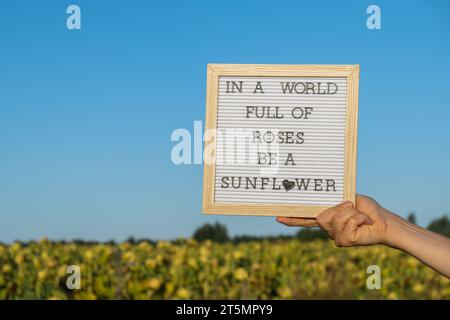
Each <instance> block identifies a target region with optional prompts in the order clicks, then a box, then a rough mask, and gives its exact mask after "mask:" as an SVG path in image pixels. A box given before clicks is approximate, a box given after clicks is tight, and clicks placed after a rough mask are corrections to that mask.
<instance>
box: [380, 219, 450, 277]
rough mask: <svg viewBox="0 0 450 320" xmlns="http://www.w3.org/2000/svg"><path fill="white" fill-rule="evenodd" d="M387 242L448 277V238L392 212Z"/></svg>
mask: <svg viewBox="0 0 450 320" xmlns="http://www.w3.org/2000/svg"><path fill="white" fill-rule="evenodd" d="M387 244H388V245H389V246H391V247H394V248H397V249H400V250H402V251H405V252H407V253H409V254H411V255H413V256H414V257H416V258H417V259H419V260H420V261H422V262H423V263H425V264H426V265H428V266H429V267H431V268H433V269H434V270H436V271H438V272H439V273H441V274H443V275H445V276H447V277H448V278H450V239H448V238H446V237H443V236H441V235H439V234H437V233H434V232H431V231H429V230H426V229H424V228H421V227H419V226H416V225H414V224H412V223H409V222H408V221H406V220H404V219H402V218H400V217H399V216H397V215H394V214H392V216H391V217H390V219H389V222H388V230H387Z"/></svg>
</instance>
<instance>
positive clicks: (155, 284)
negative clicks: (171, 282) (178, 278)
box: [147, 278, 161, 290]
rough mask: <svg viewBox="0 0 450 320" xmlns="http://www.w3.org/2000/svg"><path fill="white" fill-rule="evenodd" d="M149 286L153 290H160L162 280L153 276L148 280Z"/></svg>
mask: <svg viewBox="0 0 450 320" xmlns="http://www.w3.org/2000/svg"><path fill="white" fill-rule="evenodd" d="M147 284H148V287H149V288H150V289H152V290H158V289H159V288H160V287H161V280H160V279H158V278H151V279H150V280H148V283H147Z"/></svg>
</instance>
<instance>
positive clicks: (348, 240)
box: [337, 212, 374, 246]
mask: <svg viewBox="0 0 450 320" xmlns="http://www.w3.org/2000/svg"><path fill="white" fill-rule="evenodd" d="M373 223H374V221H373V220H372V219H371V218H370V217H369V216H368V215H367V214H365V213H362V212H359V213H357V214H355V215H354V216H352V217H351V218H350V219H349V220H348V222H347V224H346V225H345V227H344V230H343V231H342V232H341V234H340V235H339V236H338V238H339V240H338V243H337V245H341V246H353V245H356V244H358V228H360V227H361V226H362V225H371V224H373Z"/></svg>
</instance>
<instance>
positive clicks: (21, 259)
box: [14, 253, 25, 264]
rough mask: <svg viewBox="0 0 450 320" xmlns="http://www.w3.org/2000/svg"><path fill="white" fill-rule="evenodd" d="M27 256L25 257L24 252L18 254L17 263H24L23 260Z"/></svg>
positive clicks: (15, 259)
mask: <svg viewBox="0 0 450 320" xmlns="http://www.w3.org/2000/svg"><path fill="white" fill-rule="evenodd" d="M24 259H25V258H24V256H23V254H20V253H19V254H18V255H17V256H16V257H15V258H14V261H15V262H16V263H17V264H22V262H23V260H24Z"/></svg>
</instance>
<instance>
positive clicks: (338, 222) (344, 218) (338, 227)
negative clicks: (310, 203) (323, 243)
mask: <svg viewBox="0 0 450 320" xmlns="http://www.w3.org/2000/svg"><path fill="white" fill-rule="evenodd" d="M358 213H359V211H358V210H356V209H353V208H347V209H343V210H342V211H341V212H338V213H336V214H335V215H334V216H333V218H332V220H331V236H332V238H333V239H335V238H336V236H337V235H338V234H340V233H342V231H343V230H344V227H345V225H346V224H347V222H348V221H349V219H350V218H351V217H353V216H354V215H356V214H358Z"/></svg>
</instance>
